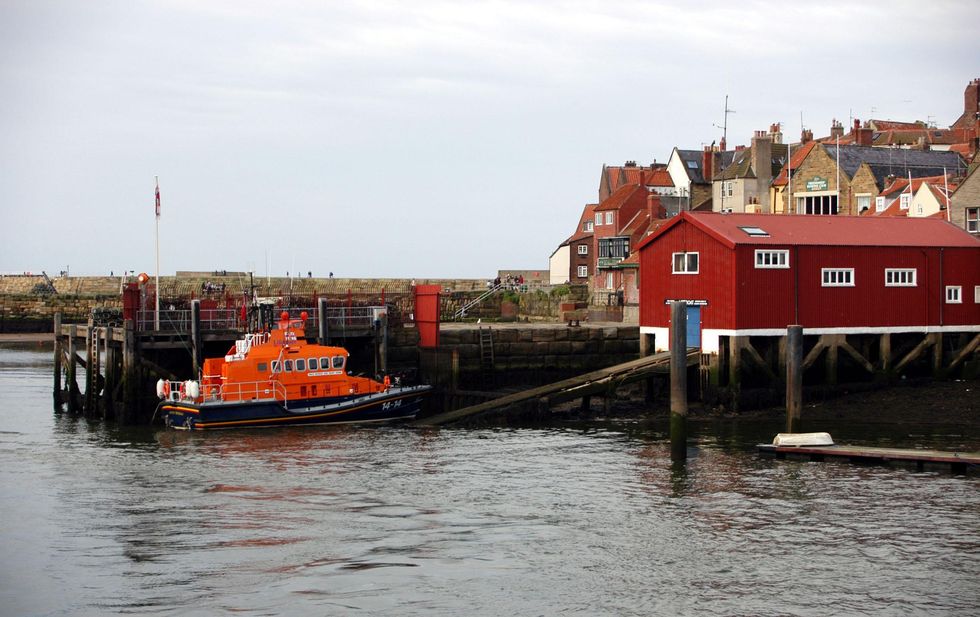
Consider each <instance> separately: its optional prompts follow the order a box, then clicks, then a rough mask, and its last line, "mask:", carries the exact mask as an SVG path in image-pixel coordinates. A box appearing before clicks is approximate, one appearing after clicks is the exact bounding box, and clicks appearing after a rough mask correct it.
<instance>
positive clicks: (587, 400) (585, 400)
mask: <svg viewBox="0 0 980 617" xmlns="http://www.w3.org/2000/svg"><path fill="white" fill-rule="evenodd" d="M591 408H592V397H591V396H583V397H582V405H581V406H580V407H579V410H580V411H581V412H582V413H588V412H589V411H591Z"/></svg>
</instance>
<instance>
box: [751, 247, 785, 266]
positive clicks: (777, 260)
mask: <svg viewBox="0 0 980 617" xmlns="http://www.w3.org/2000/svg"><path fill="white" fill-rule="evenodd" d="M755 267H756V268H788V267H789V251H787V250H779V251H763V250H758V249H757V250H756V252H755Z"/></svg>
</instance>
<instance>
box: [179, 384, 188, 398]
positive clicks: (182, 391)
mask: <svg viewBox="0 0 980 617" xmlns="http://www.w3.org/2000/svg"><path fill="white" fill-rule="evenodd" d="M180 398H182V399H184V398H187V382H186V381H182V382H180Z"/></svg>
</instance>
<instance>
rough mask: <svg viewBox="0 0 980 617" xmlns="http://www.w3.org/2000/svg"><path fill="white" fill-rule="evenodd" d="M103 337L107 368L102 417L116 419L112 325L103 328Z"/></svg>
mask: <svg viewBox="0 0 980 617" xmlns="http://www.w3.org/2000/svg"><path fill="white" fill-rule="evenodd" d="M102 337H103V338H102V344H103V351H104V354H103V356H104V360H103V362H104V364H105V370H104V371H103V375H102V377H103V379H102V400H101V401H100V405H101V406H102V418H103V419H114V418H115V410H114V409H113V406H112V390H113V386H114V385H115V377H114V375H113V373H114V372H115V355H116V354H115V353H114V350H113V348H112V326H106V327H105V328H103V329H102Z"/></svg>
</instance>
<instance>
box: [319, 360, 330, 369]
mask: <svg viewBox="0 0 980 617" xmlns="http://www.w3.org/2000/svg"><path fill="white" fill-rule="evenodd" d="M320 368H321V369H323V370H327V369H328V368H330V358H320Z"/></svg>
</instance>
